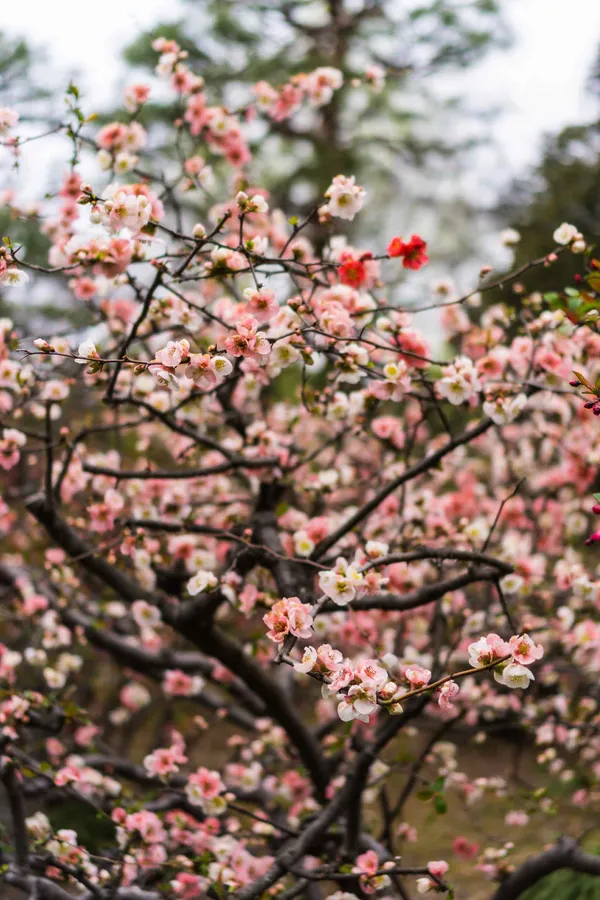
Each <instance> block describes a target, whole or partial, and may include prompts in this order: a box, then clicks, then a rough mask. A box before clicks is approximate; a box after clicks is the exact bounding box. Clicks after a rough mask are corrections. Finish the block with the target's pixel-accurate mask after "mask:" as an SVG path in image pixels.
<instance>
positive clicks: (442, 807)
mask: <svg viewBox="0 0 600 900" xmlns="http://www.w3.org/2000/svg"><path fill="white" fill-rule="evenodd" d="M433 808H434V809H435V811H436V813H437V814H438V816H443V815H444V814H445V813H447V812H448V804H447V803H446V801H445V800H444V798H443V797H442V796H441V794H436V795H435V797H434V798H433Z"/></svg>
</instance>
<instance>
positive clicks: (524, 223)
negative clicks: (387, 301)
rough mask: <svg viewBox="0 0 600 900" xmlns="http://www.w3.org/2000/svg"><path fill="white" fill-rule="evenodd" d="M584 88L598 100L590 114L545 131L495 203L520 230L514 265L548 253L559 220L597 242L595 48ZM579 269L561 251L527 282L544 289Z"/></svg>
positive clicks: (599, 75) (599, 143)
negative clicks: (528, 169) (527, 166)
mask: <svg viewBox="0 0 600 900" xmlns="http://www.w3.org/2000/svg"><path fill="white" fill-rule="evenodd" d="M587 89H588V91H589V93H590V95H591V96H592V97H594V98H595V100H596V102H597V112H596V116H595V118H594V119H593V120H592V121H590V122H589V123H588V124H585V125H572V126H568V127H567V128H564V129H562V131H560V132H559V133H558V134H556V135H551V136H549V137H548V138H547V139H546V141H545V145H544V149H543V153H542V158H541V160H540V162H539V164H538V165H537V166H536V167H535V169H534V170H533V172H532V173H531V174H529V175H528V176H526V177H522V178H519V179H518V180H516V181H515V182H514V183H513V185H512V186H511V188H510V190H509V192H508V195H507V198H506V199H505V200H504V201H503V202H502V203H501V204H500V206H499V209H498V216H499V218H500V219H501V221H502V222H503V223H505V224H509V225H510V226H511V227H513V228H515V229H516V230H517V231H518V232H519V233H520V234H521V240H520V242H519V244H518V245H517V247H516V250H515V264H516V265H522V264H524V263H525V262H526V261H527V260H529V259H534V258H536V257H539V256H542V255H543V254H544V253H547V252H548V248H549V246H550V243H551V239H552V232H553V230H554V228H555V227H556V225H557V224H559V223H560V222H570V223H572V224H573V225H576V226H577V227H578V228H579V229H580V230H581V231H582V232H583V233H584V234H585V236H586V241H588V242H589V243H593V244H595V245H596V247H597V246H598V243H599V242H600V49H599V52H598V56H597V59H596V63H595V65H594V67H593V69H592V72H591V73H590V77H589V79H588V83H587ZM595 255H596V256H597V255H598V251H596V253H595ZM581 268H582V266H581V259H580V258H579V257H577V256H574V255H573V254H571V253H565V254H563V255H562V256H561V258H560V260H559V262H558V263H556V264H555V265H554V266H553V267H552V268H551V269H547V270H545V269H543V268H540V269H536V270H535V272H534V273H532V275H530V276H528V277H527V282H526V283H527V287H528V288H529V289H531V290H536V291H541V292H545V291H549V290H551V289H552V288H554V289H555V286H556V285H557V284H564V285H565V286H569V285H572V284H573V278H574V275H575V274H576V273H577V272H580V271H581ZM494 299H496V300H497V299H498V296H497V295H496V297H495V298H494Z"/></svg>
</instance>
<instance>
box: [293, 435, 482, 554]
mask: <svg viewBox="0 0 600 900" xmlns="http://www.w3.org/2000/svg"><path fill="white" fill-rule="evenodd" d="M493 424H494V423H493V422H492V420H491V419H487V418H486V419H483V420H482V421H481V422H480V423H479V424H478V425H475V426H474V427H473V428H468V429H467V430H466V431H463V433H462V434H460V435H458V436H457V437H455V438H453V439H452V440H451V441H446V443H445V444H444V445H443V446H442V447H440V448H439V450H436V451H435V453H430V454H429V456H426V457H425V459H422V460H421V461H420V462H418V463H415V465H414V466H410V467H409V468H408V469H407V470H406V471H405V472H403V473H402V474H401V475H398V477H397V478H394V479H393V480H392V481H390V482H389V483H388V484H386V485H384V486H383V487H382V488H380V490H378V491H377V493H376V494H375V495H374V496H373V497H372V498H371V499H370V500H369V501H368V502H367V503H365V504H364V505H363V506H361V507H360V509H358V510H357V511H356V512H355V513H354V515H352V516H350V518H349V519H346V521H345V522H343V523H342V524H341V525H340V526H339V528H336V530H335V531H333V532H332V533H331V534H330V535H328V537H326V538H325V539H324V540H322V541H321V542H320V543H319V544H317V546H316V547H315V549H314V550H313V552H312V554H311V557H310V558H311V559H320V558H321V557H322V556H323V555H324V554H325V553H327V551H328V550H329V549H331V547H333V546H334V545H335V544H337V542H338V541H339V540H340V538H343V537H344V535H346V534H348V532H349V531H352V529H353V528H355V527H356V525H358V524H359V523H360V522H362V521H364V519H366V518H368V517H369V516H370V515H371V513H372V512H374V510H376V509H377V507H378V506H379V505H380V504H381V503H383V501H384V500H385V498H386V497H389V495H390V494H393V493H394V491H395V490H397V489H398V488H399V487H401V486H402V485H403V484H406V482H407V481H412V479H413V478H416V477H417V476H418V475H423V474H424V473H425V472H428V471H429V469H432V468H433V467H434V466H436V465H437V464H438V463H439V462H440V461H441V460H442V459H443V458H444V457H445V456H447V455H448V453H452V451H453V450H455V449H456V448H457V447H460V446H461V445H462V444H468V443H469V442H470V441H473V440H475V438H477V437H479V436H480V435H482V434H485V432H486V431H487V430H488V429H489V428H491V427H492V425H493Z"/></svg>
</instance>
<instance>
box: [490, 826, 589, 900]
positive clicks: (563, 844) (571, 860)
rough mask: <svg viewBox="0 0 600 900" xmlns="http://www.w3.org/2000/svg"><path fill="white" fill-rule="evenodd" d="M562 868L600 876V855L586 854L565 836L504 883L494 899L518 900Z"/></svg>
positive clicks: (533, 857)
mask: <svg viewBox="0 0 600 900" xmlns="http://www.w3.org/2000/svg"><path fill="white" fill-rule="evenodd" d="M558 869H573V871H575V872H585V873H586V874H588V875H600V856H594V855H592V854H591V853H586V852H585V851H583V850H581V849H580V847H579V846H578V845H577V841H575V840H573V838H569V837H563V838H561V839H560V840H559V841H558V843H557V844H556V845H555V846H554V847H552V848H551V849H550V850H545V851H544V852H543V853H540V854H538V856H532V857H530V858H529V859H527V860H525V862H524V863H523V864H522V865H521V866H519V868H518V869H517V870H516V871H515V872H513V873H512V874H511V875H509V876H508V877H507V878H506V879H505V880H504V881H503V882H502V884H501V885H500V887H499V888H498V890H497V891H496V893H495V894H494V895H493V897H492V898H491V900H517V898H518V897H520V896H521V894H522V893H523V892H524V891H526V890H527V889H528V888H530V887H532V886H533V885H534V884H537V882H538V881H540V880H541V879H542V878H545V877H546V875H550V874H552V872H556V871H557V870H558Z"/></svg>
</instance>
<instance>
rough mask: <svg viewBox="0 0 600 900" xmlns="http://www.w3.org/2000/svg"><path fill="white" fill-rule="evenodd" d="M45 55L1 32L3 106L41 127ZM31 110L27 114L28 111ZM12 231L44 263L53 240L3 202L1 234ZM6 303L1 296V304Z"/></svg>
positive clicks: (0, 206) (0, 90)
mask: <svg viewBox="0 0 600 900" xmlns="http://www.w3.org/2000/svg"><path fill="white" fill-rule="evenodd" d="M43 65H44V55H43V53H40V52H39V50H38V49H35V50H34V49H33V48H32V47H31V46H30V45H29V44H27V43H26V41H24V40H22V39H19V38H17V39H15V38H11V37H9V36H8V35H7V34H5V33H4V32H2V31H0V97H2V105H3V106H8V107H12V108H14V109H17V110H18V111H19V113H20V121H21V122H31V123H32V124H33V125H35V127H36V129H37V130H39V127H40V124H42V125H43V123H44V120H46V119H47V118H48V110H49V104H48V100H49V98H50V97H51V96H52V93H51V91H50V90H49V89H48V84H47V81H48V78H47V75H46V74H42V66H43ZM25 110H26V111H27V112H26V114H25V113H24V111H25ZM13 162H14V160H12V159H9V161H8V162H6V164H5V170H4V172H2V173H1V174H2V176H3V177H2V180H1V181H0V190H6V189H7V187H8V183H9V174H10V168H11V166H12V164H13ZM9 231H10V233H11V235H13V236H14V240H15V241H18V242H19V243H21V244H23V246H24V248H25V250H26V253H27V259H28V260H29V261H30V262H44V261H45V259H46V258H47V252H48V247H49V243H48V241H47V240H46V238H45V237H44V235H43V234H41V233H40V229H39V225H38V224H37V223H36V222H35V221H34V220H32V219H31V218H30V217H29V216H28V215H27V214H26V213H25V214H24V215H22V216H19V217H18V218H16V219H15V218H14V217H13V216H12V215H11V211H10V209H9V208H8V207H7V206H6V205H5V204H4V203H0V237H1V236H2V235H5V234H7V233H8V232H9ZM1 303H2V301H1V299H0V304H1Z"/></svg>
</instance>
